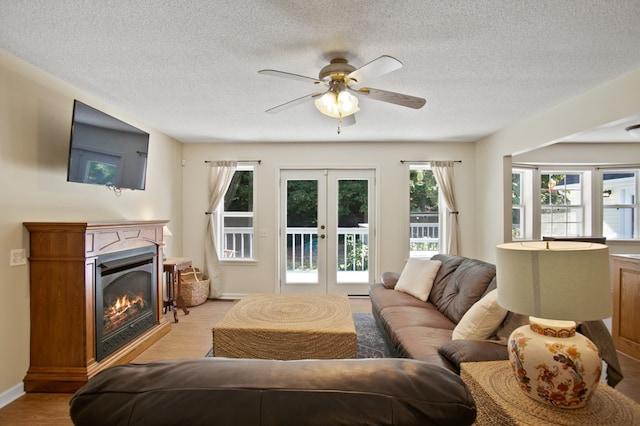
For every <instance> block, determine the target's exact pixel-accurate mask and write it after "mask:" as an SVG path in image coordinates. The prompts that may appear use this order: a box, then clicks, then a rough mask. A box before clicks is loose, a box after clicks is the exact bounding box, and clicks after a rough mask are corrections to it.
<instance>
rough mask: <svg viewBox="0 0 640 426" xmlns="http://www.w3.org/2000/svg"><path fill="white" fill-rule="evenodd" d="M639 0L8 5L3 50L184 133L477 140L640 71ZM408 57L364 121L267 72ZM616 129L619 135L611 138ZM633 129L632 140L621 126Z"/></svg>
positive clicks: (382, 82)
mask: <svg viewBox="0 0 640 426" xmlns="http://www.w3.org/2000/svg"><path fill="white" fill-rule="evenodd" d="M639 18H640V1H638V0H600V1H595V0H563V1H557V0H531V1H526V0H525V1H522V0H521V1H515V0H505V1H498V0H493V1H467V0H464V1H442V0H405V1H397V0H396V1H384V0H371V1H349V2H346V1H333V0H325V1H321V2H320V1H292V0H247V1H243V0H230V1H229V0H223V1H220V0H218V1H187V0H176V1H152V0H137V1H130V0H116V1H104V2H89V1H85V0H56V1H46V0H39V1H36V0H12V1H8V0H0V49H3V50H5V51H7V52H9V53H11V54H13V55H15V56H17V57H19V58H21V59H23V60H25V61H27V62H29V63H31V64H33V65H35V66H36V67H38V68H40V69H42V70H44V71H46V72H48V73H49V74H51V75H53V76H56V77H58V78H60V79H62V80H65V81H67V82H68V83H70V84H72V85H73V86H75V87H78V88H80V89H82V90H84V91H87V92H89V93H91V94H92V95H93V96H96V97H98V98H100V99H103V100H104V101H105V102H108V103H109V104H112V105H113V106H114V107H116V108H118V109H119V110H121V111H123V112H125V113H127V114H129V115H131V116H133V117H135V118H136V119H138V120H140V121H141V122H144V123H147V124H149V125H150V126H152V127H154V128H156V129H158V130H160V131H162V132H164V133H166V134H168V135H171V136H173V137H175V138H176V139H178V140H180V141H183V142H213V141H229V142H236V141H238V142H239V141H285V142H286V141H378V140H391V141H474V140H477V139H479V138H481V137H483V136H486V135H488V134H491V133H493V132H496V131H498V130H500V129H501V128H504V127H506V126H508V125H510V124H513V123H515V122H518V121H520V120H523V119H525V118H527V117H529V116H531V115H533V114H536V113H538V112H540V111H543V110H545V109H548V108H550V107H552V106H554V105H556V104H558V103H560V102H562V101H564V100H567V99H570V98H572V97H575V96H577V95H580V94H581V93H583V92H585V91H588V90H589V89H591V88H594V87H596V86H598V85H601V84H603V83H605V82H607V81H609V80H611V79H613V78H616V77H618V76H620V75H622V74H624V73H626V72H629V71H631V70H634V69H637V68H639V67H640V49H638V46H639V45H640V25H639V24H638V22H639ZM336 52H338V53H342V54H343V55H344V56H346V58H347V59H348V60H349V62H350V63H351V64H353V65H354V66H356V67H359V66H361V65H363V64H365V63H367V62H369V61H371V60H373V59H375V58H377V57H379V56H381V55H390V56H393V57H395V58H397V59H399V60H400V61H402V62H403V64H404V67H403V68H401V69H400V70H397V71H394V72H393V73H390V74H387V75H384V76H381V77H379V78H377V79H376V80H375V81H370V82H366V83H367V84H366V85H367V86H371V87H375V88H378V89H384V90H390V91H394V92H400V93H406V94H411V95H415V96H419V97H423V98H426V99H427V104H426V106H425V107H423V108H422V109H420V110H412V109H408V108H403V107H400V106H396V105H393V104H387V103H383V102H379V101H374V100H370V99H363V100H361V101H360V108H361V111H360V112H359V113H358V114H357V115H356V119H357V124H355V125H354V126H349V127H344V128H343V129H342V133H341V134H340V135H338V134H337V132H336V128H337V120H335V119H331V118H328V117H325V116H323V115H321V114H320V113H319V112H318V111H317V110H316V109H315V108H314V106H313V103H312V102H307V103H304V104H302V105H298V106H295V107H293V108H290V109H288V110H286V111H283V112H280V113H279V114H266V113H265V112H264V111H265V110H266V109H268V108H270V107H273V106H276V105H279V104H281V103H284V102H287V101H289V100H292V99H295V98H298V97H300V96H304V95H307V94H310V93H314V92H316V88H315V87H314V85H313V84H311V83H306V82H302V81H293V80H286V79H279V78H273V77H269V76H263V75H260V74H258V73H257V71H258V70H260V69H263V68H273V69H278V70H282V71H287V72H292V73H296V74H302V75H306V76H310V77H314V78H315V77H317V74H318V71H319V70H320V68H322V67H323V66H324V65H326V64H327V63H328V61H329V59H330V58H331V57H332V56H334V54H335V53H336ZM607 137H609V136H607ZM621 137H622V136H621Z"/></svg>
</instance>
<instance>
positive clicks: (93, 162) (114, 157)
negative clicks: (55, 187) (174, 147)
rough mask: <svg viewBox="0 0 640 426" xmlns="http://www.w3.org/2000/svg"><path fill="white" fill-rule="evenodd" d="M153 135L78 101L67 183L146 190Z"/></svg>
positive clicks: (73, 121) (73, 122)
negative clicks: (150, 142) (148, 153)
mask: <svg viewBox="0 0 640 426" xmlns="http://www.w3.org/2000/svg"><path fill="white" fill-rule="evenodd" d="M148 148H149V134H148V133H146V132H144V131H142V130H140V129H138V128H136V127H133V126H132V125H130V124H127V123H125V122H123V121H121V120H118V119H117V118H115V117H112V116H110V115H108V114H105V113H104V112H101V111H98V110H97V109H95V108H92V107H90V106H89V105H85V104H83V103H82V102H80V101H78V100H75V101H74V103H73V118H72V120H71V142H70V147H69V164H68V168H67V181H69V182H80V183H89V184H95V185H106V186H108V187H111V188H115V189H118V190H120V189H139V190H143V189H144V187H145V182H146V176H147V152H148Z"/></svg>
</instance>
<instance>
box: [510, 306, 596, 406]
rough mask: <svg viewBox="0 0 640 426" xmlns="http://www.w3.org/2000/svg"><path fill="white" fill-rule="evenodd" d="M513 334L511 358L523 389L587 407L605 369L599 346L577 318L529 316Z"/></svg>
mask: <svg viewBox="0 0 640 426" xmlns="http://www.w3.org/2000/svg"><path fill="white" fill-rule="evenodd" d="M529 323H530V324H529V325H525V326H522V327H520V328H518V329H516V330H514V331H513V333H511V336H510V337H509V361H510V362H511V366H512V367H513V369H514V372H515V375H516V380H517V382H518V385H519V386H520V389H521V390H522V391H523V392H524V393H525V394H526V395H527V396H529V397H530V398H532V399H534V400H536V401H539V402H542V403H545V404H549V405H553V406H555V407H559V408H580V407H584V406H585V405H586V404H587V402H588V401H589V398H590V397H591V395H592V394H593V392H594V391H595V390H596V388H597V386H598V382H599V381H600V375H601V372H602V360H601V359H600V356H599V355H598V348H597V347H596V345H594V344H593V342H592V341H591V340H589V339H587V338H586V337H585V336H583V335H581V334H579V333H576V324H575V322H573V321H555V320H547V319H542V318H536V317H529Z"/></svg>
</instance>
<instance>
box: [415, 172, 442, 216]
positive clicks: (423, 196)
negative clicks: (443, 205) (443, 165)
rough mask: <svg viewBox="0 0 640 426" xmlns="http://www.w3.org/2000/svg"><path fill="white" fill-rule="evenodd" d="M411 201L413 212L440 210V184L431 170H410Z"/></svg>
mask: <svg viewBox="0 0 640 426" xmlns="http://www.w3.org/2000/svg"><path fill="white" fill-rule="evenodd" d="M409 203H410V212H411V213H432V212H437V211H438V184H437V183H436V178H435V176H433V172H432V171H431V170H428V169H411V170H410V171H409Z"/></svg>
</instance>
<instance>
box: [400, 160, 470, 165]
mask: <svg viewBox="0 0 640 426" xmlns="http://www.w3.org/2000/svg"><path fill="white" fill-rule="evenodd" d="M431 161H448V160H400V162H401V163H402V164H404V163H430V162H431ZM452 162H453V163H462V160H452Z"/></svg>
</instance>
